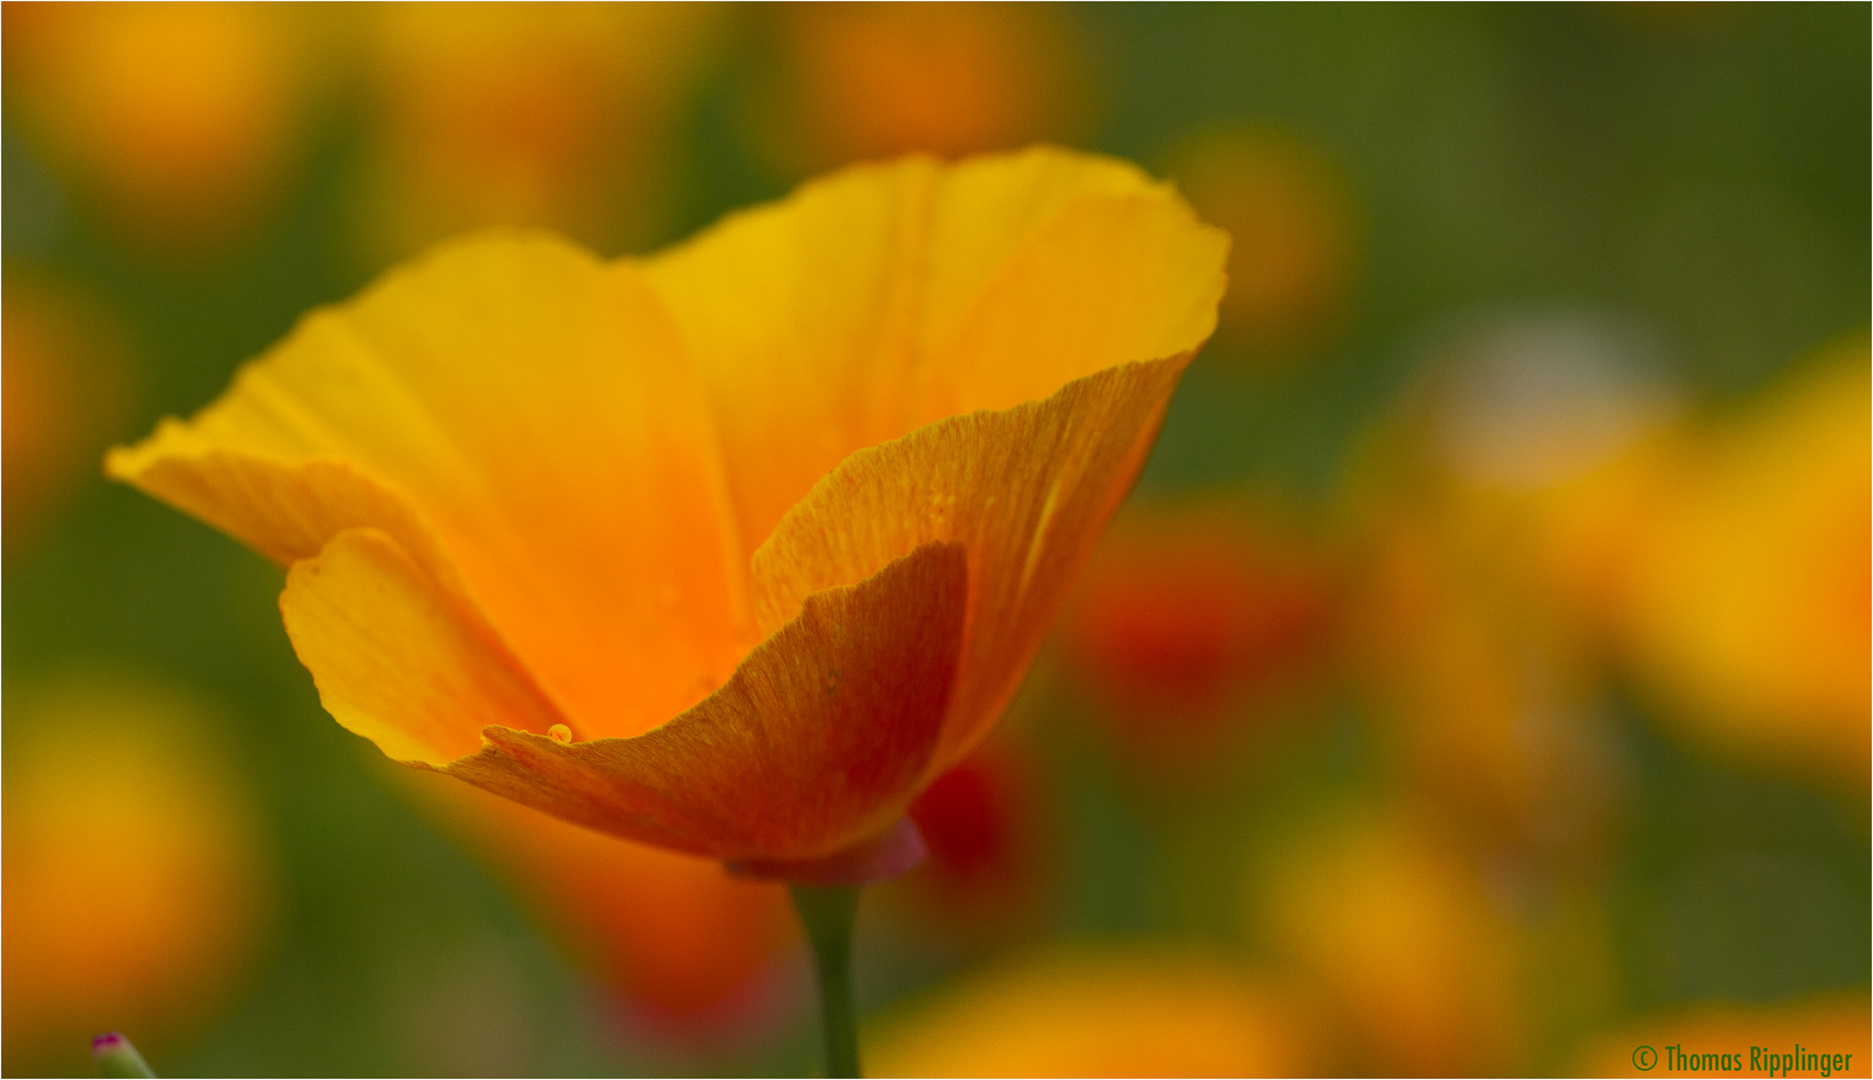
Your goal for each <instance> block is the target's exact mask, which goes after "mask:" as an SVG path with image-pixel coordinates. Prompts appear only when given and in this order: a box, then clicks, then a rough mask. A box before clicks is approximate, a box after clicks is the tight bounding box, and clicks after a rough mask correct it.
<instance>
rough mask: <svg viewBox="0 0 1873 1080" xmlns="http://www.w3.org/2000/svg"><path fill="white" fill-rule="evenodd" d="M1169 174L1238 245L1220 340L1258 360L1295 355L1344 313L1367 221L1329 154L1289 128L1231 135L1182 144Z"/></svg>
mask: <svg viewBox="0 0 1873 1080" xmlns="http://www.w3.org/2000/svg"><path fill="white" fill-rule="evenodd" d="M1169 171H1170V173H1171V175H1172V176H1174V177H1175V178H1176V180H1177V184H1178V187H1179V188H1181V189H1182V190H1183V192H1184V194H1185V195H1186V196H1188V197H1189V199H1190V202H1191V205H1193V206H1195V207H1196V208H1197V212H1198V213H1200V214H1202V215H1203V216H1204V218H1205V219H1207V220H1209V221H1214V222H1216V223H1217V224H1218V225H1219V226H1221V227H1222V228H1224V229H1226V230H1228V232H1229V235H1230V237H1231V238H1232V239H1233V240H1234V244H1233V245H1232V246H1231V248H1230V252H1229V294H1228V295H1227V296H1225V297H1224V298H1223V308H1222V318H1221V324H1220V326H1219V327H1218V335H1219V338H1218V340H1219V341H1220V342H1225V343H1229V344H1234V345H1238V346H1240V347H1242V348H1243V349H1245V350H1247V351H1248V352H1249V353H1250V354H1251V355H1254V356H1257V357H1260V358H1270V357H1274V356H1279V355H1282V354H1289V353H1292V352H1293V351H1294V350H1296V349H1300V348H1303V347H1305V346H1308V345H1312V344H1315V343H1317V342H1318V341H1319V340H1320V339H1321V338H1322V337H1323V336H1324V335H1325V334H1326V333H1327V332H1328V331H1329V330H1331V329H1332V328H1333V326H1334V325H1335V324H1336V323H1337V322H1338V321H1339V320H1340V319H1341V318H1342V317H1343V316H1344V315H1345V313H1346V309H1347V307H1348V304H1349V301H1350V300H1351V292H1352V287H1353V285H1354V279H1355V278H1356V276H1357V274H1358V270H1359V265H1358V264H1359V259H1360V255H1361V251H1360V248H1361V246H1362V240H1363V237H1362V236H1361V232H1362V223H1361V222H1360V221H1359V215H1358V211H1357V207H1356V206H1355V203H1354V200H1353V194H1352V189H1351V184H1350V183H1349V182H1348V181H1347V179H1346V177H1345V175H1344V174H1343V172H1342V171H1341V170H1340V169H1339V168H1338V166H1336V165H1335V164H1334V163H1333V162H1332V160H1331V159H1329V158H1328V157H1327V156H1326V155H1325V154H1323V153H1321V152H1320V151H1319V150H1317V149H1316V148H1314V147H1313V146H1311V145H1310V144H1309V143H1307V142H1306V141H1305V140H1303V139H1301V138H1298V137H1296V136H1294V135H1291V134H1288V133H1286V132H1281V131H1274V130H1256V129H1225V130H1219V131H1212V132H1207V133H1205V134H1202V135H1200V136H1197V137H1195V138H1192V139H1190V140H1188V141H1186V142H1185V143H1184V144H1182V145H1181V146H1179V147H1178V148H1177V149H1176V151H1174V153H1173V154H1172V157H1171V166H1170V170H1169Z"/></svg>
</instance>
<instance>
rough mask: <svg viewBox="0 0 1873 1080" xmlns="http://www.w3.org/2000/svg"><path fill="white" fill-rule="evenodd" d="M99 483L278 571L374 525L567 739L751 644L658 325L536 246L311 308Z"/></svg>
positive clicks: (668, 697)
mask: <svg viewBox="0 0 1873 1080" xmlns="http://www.w3.org/2000/svg"><path fill="white" fill-rule="evenodd" d="M338 460H342V461H345V462H349V463H351V464H350V465H348V466H339V465H335V464H330V462H333V461H338ZM109 469H110V471H111V472H112V473H113V475H116V476H118V477H119V478H122V479H126V480H129V481H131V482H132V483H135V484H137V485H138V486H139V487H142V488H143V489H144V490H146V491H148V492H149V493H150V494H153V495H155V496H157V497H158V498H162V499H165V500H167V501H169V502H172V503H174V504H175V505H177V506H179V507H181V508H182V509H184V510H187V511H189V512H191V513H194V514H196V515H197V516H200V517H202V518H204V519H206V520H208V521H210V522H212V523H213V524H215V525H217V526H218V527H221V528H223V529H226V530H228V531H229V532H232V533H233V534H235V535H236V536H238V537H240V538H241V539H243V540H245V541H246V542H248V543H249V544H251V545H253V546H255V547H257V548H259V549H260V550H262V551H264V552H266V553H267V554H269V555H272V556H273V557H274V558H276V559H280V560H281V561H291V560H293V559H299V558H306V557H308V556H311V555H313V554H315V553H317V552H318V550H319V549H320V547H321V546H322V545H323V544H324V543H325V541H326V540H328V539H330V537H331V536H332V535H333V533H334V532H335V531H336V530H337V529H339V528H343V527H347V526H351V525H361V524H368V525H375V526H377V527H380V528H382V529H384V530H385V531H387V532H388V533H390V534H391V535H393V536H395V537H396V538H397V539H398V541H399V542H400V543H401V544H402V545H403V546H404V548H405V550H406V551H407V552H409V553H410V554H411V555H412V556H414V557H416V558H417V559H418V560H419V561H420V562H422V563H423V564H424V565H425V566H426V567H427V568H428V569H429V570H430V572H431V574H432V576H433V577H435V578H436V579H437V580H438V582H440V583H443V584H445V585H450V586H452V587H453V585H454V584H455V583H456V581H457V580H458V579H459V582H460V583H461V585H462V587H463V589H464V591H465V593H466V594H467V595H468V596H470V597H472V599H473V602H474V603H475V604H476V605H477V606H479V607H480V609H481V610H482V611H484V612H485V613H486V615H487V618H488V621H489V622H490V623H492V624H493V625H494V626H495V627H497V628H498V629H499V632H500V634H501V635H502V636H503V637H504V638H505V640H506V641H507V642H508V643H509V644H510V645H511V646H512V648H513V650H514V652H515V654H516V655H517V656H519V657H520V658H521V659H522V660H523V661H524V663H525V664H526V666H527V667H528V669H529V670H530V671H532V672H533V673H534V675H535V676H536V677H537V678H538V679H539V681H540V684H541V685H542V686H543V687H544V688H546V690H547V691H548V692H549V693H550V694H551V695H552V696H553V698H554V699H555V700H556V701H558V702H559V703H560V704H561V706H562V707H563V708H564V709H565V710H566V711H567V713H568V714H570V715H572V716H573V717H575V718H577V719H578V721H579V722H580V724H582V725H583V728H582V731H583V733H584V734H588V735H589V734H601V733H602V734H616V735H632V734H636V733H638V732H641V731H645V730H648V729H649V728H651V727H653V726H655V725H656V724H658V723H661V722H662V721H663V720H665V719H667V718H668V717H670V716H672V715H675V714H676V713H678V712H680V711H682V710H683V709H684V708H687V707H688V706H690V705H692V704H694V703H695V702H696V701H698V700H700V699H701V698H702V697H703V696H704V695H706V694H707V693H708V692H709V691H710V690H712V689H714V688H715V687H716V686H717V685H720V683H721V682H722V681H723V680H724V679H726V678H727V677H728V675H729V673H730V672H731V671H732V670H733V669H734V666H735V664H736V663H737V662H738V661H739V660H740V659H741V657H742V655H743V654H744V653H745V652H746V650H747V648H748V647H749V645H751V644H752V643H753V636H752V629H753V628H752V621H751V619H750V618H749V617H748V611H747V601H746V597H745V590H746V554H745V552H744V550H743V549H742V548H741V547H740V545H739V543H738V540H737V537H736V532H735V528H734V523H733V518H732V515H731V511H730V508H729V504H728V500H727V496H726V489H725V488H724V486H723V481H722V478H721V470H720V465H719V459H718V455H717V452H716V447H715V440H714V435H713V432H712V430H711V426H710V423H709V419H708V416H707V412H706V405H705V403H704V401H703V399H702V397H701V394H700V390H699V388H698V387H697V385H696V384H695V382H694V380H693V378H692V376H691V375H690V367H689V365H688V363H687V361H686V360H685V359H684V357H683V353H682V345H681V343H680V342H679V341H678V340H677V338H676V336H675V331H674V329H673V327H672V326H671V324H670V322H669V319H668V317H667V315H665V314H664V312H663V310H662V308H661V306H660V304H659V302H658V300H657V298H656V297H655V296H654V295H653V294H652V293H651V292H650V290H649V289H648V288H647V287H646V286H645V285H644V284H643V282H642V281H641V280H640V279H639V277H638V276H637V274H636V272H635V271H634V270H633V269H632V268H631V267H629V266H619V265H613V266H607V265H604V264H601V263H599V262H598V261H597V260H595V259H594V258H592V257H591V256H590V255H589V254H586V253H585V252H583V251H580V250H579V249H577V248H574V247H572V246H571V245H569V244H566V243H565V242H563V241H559V240H555V239H552V238H549V237H545V236H534V235H525V234H506V233H502V234H490V235H484V236H480V237H475V238H471V239H468V240H465V241H462V242H458V243H455V244H452V245H446V246H444V247H442V248H439V249H438V250H437V251H436V252H434V253H432V254H431V255H430V256H429V257H427V258H426V259H424V260H421V261H419V262H417V263H415V264H412V265H411V266H409V267H407V268H405V269H403V270H400V271H396V272H393V273H391V274H389V275H387V276H386V277H385V278H384V279H383V280H381V281H380V282H379V283H377V284H376V285H375V286H373V287H372V288H371V289H369V290H367V291H366V292H365V293H364V294H363V295H361V296H360V297H359V298H357V299H356V300H354V301H352V302H349V303H347V304H344V305H341V306H338V307H335V308H330V309H326V310H323V311H319V312H315V313H314V314H313V315H311V316H309V317H308V318H307V319H306V320H305V321H304V322H302V323H301V324H300V326H299V327H298V329H297V330H295V331H294V333H293V334H292V335H291V336H290V337H289V338H287V340H286V341H285V342H283V343H282V344H281V345H279V346H278V347H276V348H275V349H273V350H272V351H271V352H269V353H268V354H267V355H266V356H265V357H263V358H262V359H260V360H259V361H257V362H255V363H253V364H251V365H249V366H248V367H247V368H246V369H245V370H244V371H243V372H242V373H241V375H240V376H239V378H238V379H237V380H236V383H235V386H234V388H233V389H232V390H230V391H229V392H228V394H227V395H225V396H224V397H223V398H222V399H221V400H220V401H218V402H217V403H215V404H214V405H212V406H210V407H209V408H208V409H206V410H204V411H203V412H202V413H201V414H199V415H198V416H196V417H195V418H194V419H193V420H192V421H191V422H189V423H188V424H186V425H184V424H176V423H166V424H164V425H163V426H162V427H161V428H160V429H159V430H158V432H157V434H156V435H155V436H154V437H153V438H151V439H150V440H149V441H147V442H145V443H143V444H142V445H140V446H138V447H135V448H133V449H130V450H125V451H117V452H116V453H114V454H113V455H112V457H111V459H110V461H109ZM430 537H433V540H431V539H430Z"/></svg>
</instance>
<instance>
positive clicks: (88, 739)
mask: <svg viewBox="0 0 1873 1080" xmlns="http://www.w3.org/2000/svg"><path fill="white" fill-rule="evenodd" d="M4 801H5V819H4V820H5V826H4V832H5V837H4V853H5V854H4V863H5V866H4V871H3V872H0V883H3V888H4V904H5V909H6V919H5V922H4V926H5V949H4V952H3V953H0V956H3V957H4V978H5V980H6V996H5V998H4V1001H5V1033H6V1034H5V1044H4V1045H5V1069H6V1071H7V1072H8V1073H9V1074H13V1075H46V1074H61V1073H68V1072H80V1071H87V1070H89V1068H90V1064H89V1062H88V1060H87V1058H88V1054H87V1053H86V1046H87V1040H88V1039H89V1037H90V1036H92V1035H95V1034H98V1033H99V1032H102V1031H112V1030H123V1031H128V1032H134V1033H135V1038H136V1040H137V1041H138V1042H139V1043H140V1044H141V1045H142V1046H143V1047H144V1049H146V1050H148V1049H150V1048H152V1047H154V1048H156V1049H158V1050H160V1049H161V1047H162V1046H163V1045H165V1043H166V1042H168V1041H170V1040H174V1039H176V1038H177V1037H179V1036H181V1035H183V1034H185V1033H186V1032H187V1030H188V1029H189V1028H191V1027H193V1026H195V1025H197V1024H200V1023H202V1022H204V1021H206V1020H208V1019H210V1018H211V1017H212V1016H213V1014H214V1012H215V1010H216V1009H217V1008H218V1007H220V1006H221V1005H223V1004H225V1003H226V1001H227V998H228V995H229V991H231V990H233V989H234V983H235V980H236V979H237V978H238V977H239V975H240V974H241V973H242V971H243V969H244V968H245V966H246V963H247V961H248V960H250V959H251V958H252V956H253V953H254V952H255V949H256V946H257V945H258V944H259V938H260V935H261V932H262V931H263V929H264V928H265V925H266V923H267V921H268V916H269V911H268V908H269V903H268V901H269V896H268V892H269V890H268V888H267V874H266V870H265V866H264V862H263V855H262V852H261V847H260V839H259V829H258V823H257V821H256V819H255V813H254V807H253V805H252V804H251V802H250V799H249V796H248V793H247V792H246V791H245V790H244V789H243V787H242V785H241V780H240V774H239V773H238V771H236V770H235V768H234V767H233V765H232V763H231V762H228V761H225V760H223V759H222V758H221V757H220V756H219V754H218V752H217V749H216V740H215V738H214V733H213V730H212V728H211V727H210V726H209V725H208V722H207V721H206V719H205V718H204V716H203V712H202V707H201V706H200V705H198V704H197V703H195V702H194V701H193V700H191V699H189V698H188V697H187V696H185V695H182V694H179V693H177V692H176V691H174V690H172V689H170V688H167V687H164V686H160V685H153V684H147V683H144V682H141V681H137V680H133V679H128V678H125V677H123V676H118V675H104V676H99V675H98V674H97V673H95V672H93V673H87V674H86V675H84V676H83V677H69V678H67V679H64V680H60V681H58V682H55V683H51V684H47V685H44V686H40V687H36V688H28V689H26V690H24V691H17V692H16V691H14V690H12V689H9V691H8V694H7V723H6V759H5V797H4Z"/></svg>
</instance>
